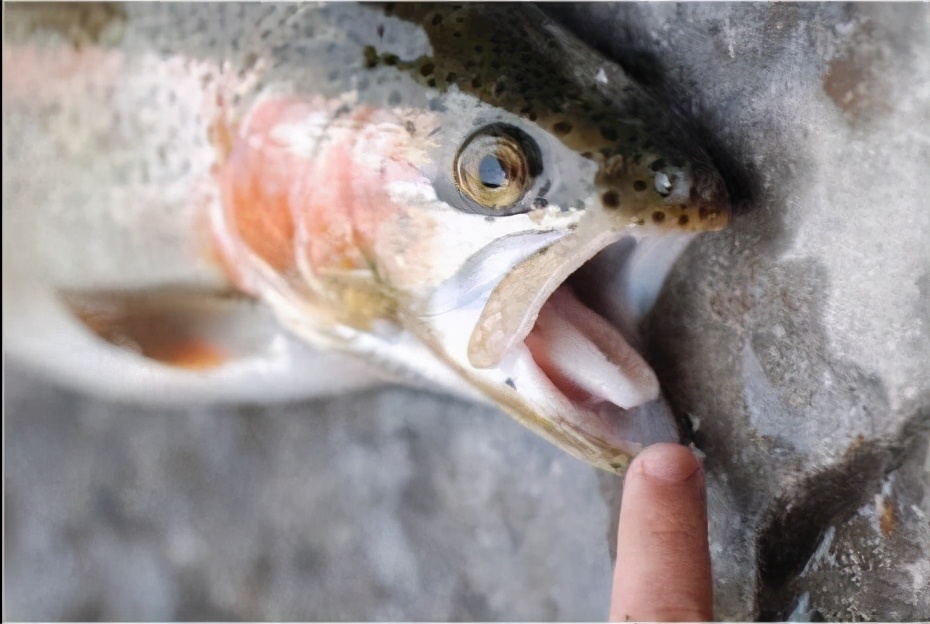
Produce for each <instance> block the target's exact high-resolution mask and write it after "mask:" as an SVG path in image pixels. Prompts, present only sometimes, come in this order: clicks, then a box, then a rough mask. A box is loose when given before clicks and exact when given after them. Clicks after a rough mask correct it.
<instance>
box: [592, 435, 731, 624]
mask: <svg viewBox="0 0 930 624" xmlns="http://www.w3.org/2000/svg"><path fill="white" fill-rule="evenodd" d="M617 531H618V533H617V535H618V539H617V564H616V566H615V568H614V578H613V589H612V592H611V601H610V620H611V621H614V622H624V621H652V622H696V621H709V620H712V619H713V588H712V584H711V567H710V553H709V550H708V546H707V507H706V502H705V489H704V472H703V470H702V468H701V464H700V462H699V461H698V460H697V458H696V457H695V456H694V454H693V453H692V452H691V451H690V450H689V449H687V448H686V447H684V446H679V445H677V444H655V445H653V446H650V447H649V448H647V449H646V450H644V451H643V452H642V453H640V454H639V455H638V456H637V457H636V459H634V460H633V462H632V463H631V464H630V468H629V470H628V471H627V474H626V479H625V481H624V486H623V501H622V504H621V507H620V522H619V526H618V529H617Z"/></svg>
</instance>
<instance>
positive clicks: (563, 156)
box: [214, 4, 729, 471]
mask: <svg viewBox="0 0 930 624" xmlns="http://www.w3.org/2000/svg"><path fill="white" fill-rule="evenodd" d="M385 24H386V25H387V29H388V31H389V33H390V29H392V28H394V29H400V30H403V29H405V28H410V27H411V26H412V27H414V28H416V29H418V32H419V33H421V34H423V33H425V36H426V39H427V40H428V46H427V47H426V52H424V53H421V54H418V55H416V56H413V55H410V56H408V57H406V58H405V57H402V56H400V55H398V54H396V53H394V52H391V51H390V50H387V51H386V50H384V49H379V47H378V46H365V47H364V50H363V55H362V58H361V59H360V63H361V65H362V68H361V69H360V71H361V72H362V75H364V77H365V81H364V83H360V82H356V83H354V84H355V85H356V88H355V89H353V90H351V91H348V92H346V93H343V94H340V95H337V96H333V97H326V96H322V95H316V94H315V95H313V96H307V95H303V94H301V93H300V89H294V88H290V89H283V90H282V89H277V90H272V91H268V92H266V93H265V94H264V95H263V96H262V97H259V98H258V99H256V100H255V102H254V104H253V105H252V108H251V109H250V112H249V114H248V115H247V116H246V117H245V118H244V119H243V121H242V123H241V124H240V126H239V127H238V128H237V130H236V132H235V138H234V139H233V140H232V141H231V144H230V146H229V149H228V152H227V153H226V154H225V156H224V159H223V163H222V166H221V167H220V169H219V174H218V176H219V180H220V184H221V188H222V197H223V201H222V204H221V205H219V206H218V208H217V211H216V213H215V215H214V227H215V231H216V232H217V239H218V240H219V241H220V246H221V248H222V249H223V255H224V257H225V258H226V262H227V265H228V266H229V267H230V270H231V272H232V273H233V274H234V275H235V277H236V280H237V283H238V284H239V285H240V286H241V287H242V288H243V289H245V290H247V291H248V292H250V293H252V294H253V295H255V296H257V297H259V298H260V299H262V300H264V301H266V302H268V303H270V304H271V306H272V307H273V308H274V309H275V310H276V312H277V313H278V316H279V317H280V318H281V319H282V320H283V321H284V323H285V324H286V325H287V326H288V327H290V328H291V329H292V330H293V331H295V332H296V333H298V334H299V335H301V336H303V337H305V338H306V339H308V340H310V341H312V342H314V343H317V344H322V345H325V346H329V347H336V348H339V349H342V350H346V351H352V352H357V353H360V354H362V355H365V356H366V357H368V358H369V359H371V360H373V361H374V362H376V363H377V364H378V366H380V367H382V368H385V369H386V370H387V371H388V372H391V373H394V374H395V375H399V376H401V377H404V378H407V379H408V380H409V378H410V377H411V376H413V377H416V378H421V379H425V380H427V381H429V382H432V383H433V384H438V385H440V386H442V387H444V388H445V389H447V390H451V391H455V392H458V393H459V394H463V395H466V396H475V394H476V393H477V394H479V395H480V396H482V397H484V398H486V399H489V400H491V401H492V402H494V403H496V404H498V405H499V406H501V407H502V408H503V409H505V410H506V411H507V412H509V413H510V414H511V415H513V416H514V417H515V418H516V419H517V420H518V421H519V422H521V423H522V424H524V425H526V426H527V427H529V428H530V429H531V430H533V431H534V432H536V433H538V434H540V435H542V436H543V437H545V438H547V439H549V440H550V441H552V442H553V443H555V444H557V445H558V446H560V447H561V448H563V449H565V450H566V451H568V452H570V453H572V454H573V455H575V456H576V457H579V458H581V459H583V460H585V461H588V462H590V463H592V464H594V465H596V466H598V467H601V468H604V469H607V470H614V471H617V470H622V469H623V468H624V467H625V465H626V463H627V461H628V459H629V458H630V457H631V456H632V455H633V454H635V453H636V452H637V451H638V450H639V449H640V448H641V447H642V446H643V445H645V444H649V443H652V442H655V441H662V440H674V439H677V437H678V436H677V429H676V426H675V422H674V419H673V418H672V416H671V413H670V411H669V410H668V408H667V406H665V404H664V401H663V400H662V399H661V392H660V387H659V383H658V381H657V379H656V376H655V374H654V373H653V371H652V369H651V368H650V366H649V365H648V363H647V362H646V361H645V359H644V358H643V357H642V355H641V354H640V352H639V350H638V349H639V348H640V347H641V337H640V336H639V334H638V332H637V325H638V322H639V320H640V319H641V318H642V316H643V315H644V314H645V313H646V312H648V310H649V308H650V307H651V305H652V303H653V301H654V300H655V297H656V296H657V294H658V292H659V290H660V288H661V283H662V280H663V279H664V276H665V274H666V273H667V271H668V270H669V269H670V267H671V265H672V263H673V262H674V260H675V259H676V258H677V257H678V255H679V253H680V252H681V251H682V250H683V249H684V247H685V245H686V244H687V242H688V241H690V240H691V238H692V237H693V236H694V235H695V234H696V233H699V232H704V231H712V230H718V229H720V228H722V227H724V225H725V224H726V223H727V220H728V217H729V204H728V200H727V195H726V190H725V187H724V185H723V183H722V180H721V178H720V176H719V174H718V173H717V172H716V170H715V169H714V168H713V166H712V165H711V164H710V161H709V159H708V157H707V156H706V154H705V153H704V152H703V151H702V150H701V149H700V148H699V147H697V146H696V145H695V144H694V143H693V141H692V140H691V139H690V137H689V136H688V134H687V133H686V132H684V131H682V130H681V129H680V128H679V127H678V126H677V125H676V124H675V122H674V121H673V120H672V119H671V118H670V117H669V116H668V115H667V114H666V113H665V112H663V110H662V108H661V107H660V106H659V105H658V104H657V103H656V102H655V101H653V100H652V99H651V98H650V97H649V96H648V95H647V94H646V93H645V92H644V91H643V90H642V89H640V88H639V87H638V86H637V85H636V84H634V83H633V82H632V81H630V79H628V78H627V77H626V76H625V75H624V74H623V72H622V70H621V69H620V68H619V67H617V66H615V65H613V64H611V63H610V62H609V61H607V60H606V59H603V58H602V57H600V56H598V55H597V54H595V53H594V52H592V51H591V50H589V49H587V48H585V47H584V46H583V45H581V44H580V43H579V42H577V41H576V40H575V39H573V38H572V37H571V36H570V35H568V34H567V33H565V32H563V31H562V30H560V29H559V28H558V27H557V26H556V25H554V24H552V23H551V22H549V21H547V20H546V19H545V18H544V17H543V16H542V14H541V13H539V12H538V11H536V10H535V9H533V8H532V7H520V8H519V9H515V8H514V7H510V8H509V9H508V8H506V7H503V8H502V7H492V6H488V5H463V6H454V5H437V6H435V7H431V6H424V5H418V4H417V5H398V7H397V8H395V9H392V10H391V11H390V12H389V14H388V15H387V16H384V18H383V20H382V21H380V22H379V25H378V28H379V29H381V32H382V38H384V35H383V29H384V28H385ZM387 39H388V40H390V37H389V36H388V37H387ZM388 47H389V46H388ZM362 85H364V86H362Z"/></svg>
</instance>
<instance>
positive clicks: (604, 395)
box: [526, 284, 659, 409]
mask: <svg viewBox="0 0 930 624" xmlns="http://www.w3.org/2000/svg"><path fill="white" fill-rule="evenodd" d="M526 345H527V347H529V349H530V352H531V353H532V354H533V359H534V360H535V361H536V364H537V365H538V366H539V367H540V368H541V369H542V370H543V372H545V373H546V375H547V376H548V377H549V379H550V380H551V381H552V382H553V384H555V385H556V387H558V388H559V390H560V391H562V392H563V393H564V394H565V395H566V396H567V397H568V398H569V399H571V400H573V401H577V400H579V399H580V398H581V397H583V396H585V395H589V396H588V397H586V398H587V399H588V400H591V401H592V402H594V403H597V402H599V401H608V402H610V403H613V404H614V405H617V406H618V407H622V408H623V409H632V408H634V407H636V406H638V405H642V404H644V403H648V402H649V401H653V400H655V399H656V398H658V396H659V381H658V379H656V376H655V373H653V371H652V369H651V368H650V367H649V365H648V364H647V363H646V361H645V360H643V358H642V357H641V356H640V355H639V353H637V352H636V350H635V349H633V347H631V346H630V345H629V344H628V343H627V342H626V340H624V339H623V336H621V335H620V333H619V332H618V331H617V330H615V329H614V328H613V327H612V326H611V325H610V324H609V323H608V322H607V321H606V320H604V319H603V318H602V317H601V316H600V315H599V314H597V313H596V312H594V311H593V310H591V309H590V308H588V307H587V306H585V305H584V304H583V303H581V301H579V300H578V298H577V297H576V296H575V294H574V292H572V290H571V288H570V287H569V286H566V285H564V284H563V285H562V286H561V287H559V289H558V290H557V291H556V292H555V293H553V295H552V296H551V297H550V298H549V300H548V301H547V302H546V303H545V305H543V307H542V309H541V310H540V312H539V317H538V318H537V320H536V325H535V327H533V330H532V332H530V335H529V336H527V340H526Z"/></svg>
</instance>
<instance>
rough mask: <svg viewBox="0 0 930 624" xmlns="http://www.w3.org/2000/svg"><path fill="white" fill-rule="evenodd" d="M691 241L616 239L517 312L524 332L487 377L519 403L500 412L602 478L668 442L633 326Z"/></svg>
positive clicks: (664, 412) (665, 417)
mask: <svg viewBox="0 0 930 624" xmlns="http://www.w3.org/2000/svg"><path fill="white" fill-rule="evenodd" d="M692 238H693V235H680V234H679V235H667V236H662V237H657V238H656V239H637V238H634V237H632V236H629V235H621V236H616V237H615V240H613V241H612V242H608V243H607V244H603V245H600V246H599V247H600V248H599V249H597V250H595V252H594V253H593V254H591V255H590V257H588V258H586V259H585V261H584V262H582V263H581V264H580V266H577V267H573V270H572V271H571V273H569V274H568V275H567V276H564V278H563V279H562V281H561V282H560V283H557V284H555V285H554V287H553V289H552V292H551V294H549V296H548V297H545V298H544V299H543V300H542V301H541V302H540V301H539V300H537V301H536V305H530V306H528V307H527V308H525V310H524V313H525V314H526V316H527V317H528V318H531V319H532V320H531V323H530V324H529V326H528V327H524V328H523V330H522V331H520V333H518V334H516V335H514V336H512V337H511V338H512V339H511V341H510V343H511V344H510V346H509V347H508V348H507V349H506V350H505V351H504V352H503V354H502V355H501V358H500V361H499V362H495V363H494V364H493V365H492V366H490V367H488V368H495V369H497V370H499V371H501V372H503V373H504V374H505V375H506V376H507V383H508V385H509V386H510V387H511V394H513V395H516V396H518V397H519V398H518V399H517V400H516V402H514V401H503V404H504V406H505V407H509V408H510V409H509V411H511V412H512V413H515V416H516V417H517V418H518V420H521V422H523V423H524V424H526V425H527V426H529V427H530V428H531V429H534V430H536V431H537V433H540V434H541V435H543V436H544V437H547V438H549V439H550V440H552V441H554V442H555V443H556V444H557V445H559V446H560V447H562V448H564V449H565V450H568V451H569V452H571V453H572V454H574V455H576V456H579V457H581V458H582V459H585V460H586V461H588V462H590V463H592V464H594V465H597V466H599V467H602V468H605V469H608V470H612V471H618V470H621V469H622V468H623V467H625V465H626V462H627V461H628V460H629V458H630V457H631V456H633V455H635V454H636V453H637V452H638V451H639V450H640V449H641V448H643V447H644V446H646V445H649V444H653V443H656V442H672V441H677V440H678V438H679V434H678V427H677V424H676V422H675V418H674V416H673V415H672V412H671V410H670V409H669V407H668V405H667V404H666V403H665V401H664V399H663V398H662V397H661V388H660V384H659V380H658V378H657V376H656V374H655V372H654V371H653V369H652V367H651V366H650V365H649V363H648V362H647V361H646V359H645V357H644V356H643V355H642V353H641V348H642V341H641V339H640V336H639V333H638V328H637V326H638V323H639V320H640V319H641V317H642V315H643V314H644V313H645V311H647V310H648V309H649V308H651V306H652V303H653V302H654V300H655V298H656V296H657V295H658V293H659V291H660V290H661V287H662V284H663V283H664V279H665V276H666V274H667V272H668V271H669V270H670V269H671V266H672V265H673V264H674V261H675V259H677V257H678V256H679V255H680V253H681V251H683V249H684V248H685V247H686V246H687V243H688V242H690V240H691V239H692ZM492 299H493V294H492ZM534 308H536V309H534ZM473 337H474V336H473ZM520 412H522V413H520ZM543 421H545V422H543Z"/></svg>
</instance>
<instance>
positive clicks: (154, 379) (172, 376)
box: [4, 289, 381, 405]
mask: <svg viewBox="0 0 930 624" xmlns="http://www.w3.org/2000/svg"><path fill="white" fill-rule="evenodd" d="M4 328H5V331H4V333H5V340H4V342H5V345H4V348H5V350H6V352H7V354H8V355H11V356H13V358H14V359H17V360H20V361H23V362H24V363H25V364H26V365H27V366H29V367H30V368H33V369H38V370H39V371H40V372H41V373H43V374H45V375H47V376H48V377H50V378H51V379H52V380H54V381H57V382H58V383H60V384H62V385H66V386H69V387H73V388H76V389H79V390H83V391H86V392H90V393H92V394H96V395H99V396H103V397H107V398H113V399H119V400H128V401H133V402H141V403H149V404H161V405H191V404H205V403H237V402H262V403H267V402H278V401H290V400H299V399H306V398H311V397H316V396H324V395H329V394H334V393H337V392H343V391H348V390H353V389H358V388H363V387H367V386H371V385H375V384H377V383H379V382H380V381H381V377H380V376H379V375H378V374H377V373H376V372H374V371H372V370H371V369H369V368H368V367H367V366H365V365H364V364H363V363H362V362H359V361H356V360H354V359H353V358H350V357H349V356H345V355H343V354H338V353H332V352H328V351H322V350H318V349H315V348H313V347H311V346H309V345H307V344H305V343H304V342H303V341H301V340H299V339H297V338H295V337H293V336H291V335H290V334H289V333H288V332H287V331H286V330H284V329H282V328H281V327H280V326H279V324H278V323H277V322H276V320H275V319H274V317H273V316H272V315H271V313H270V312H269V311H268V310H267V309H265V308H264V307H262V306H260V305H259V304H257V303H256V302H254V301H252V300H250V299H247V298H245V297H242V296H236V295H230V294H228V293H215V292H184V291H167V290H158V291H150V292H140V293H129V294H127V293H104V292H94V293H88V292H82V293H71V292H69V293H58V294H54V293H53V292H52V291H50V290H40V289H32V292H30V293H29V296H28V297H20V298H19V299H18V301H16V303H15V304H10V305H7V303H6V301H5V305H4Z"/></svg>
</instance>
